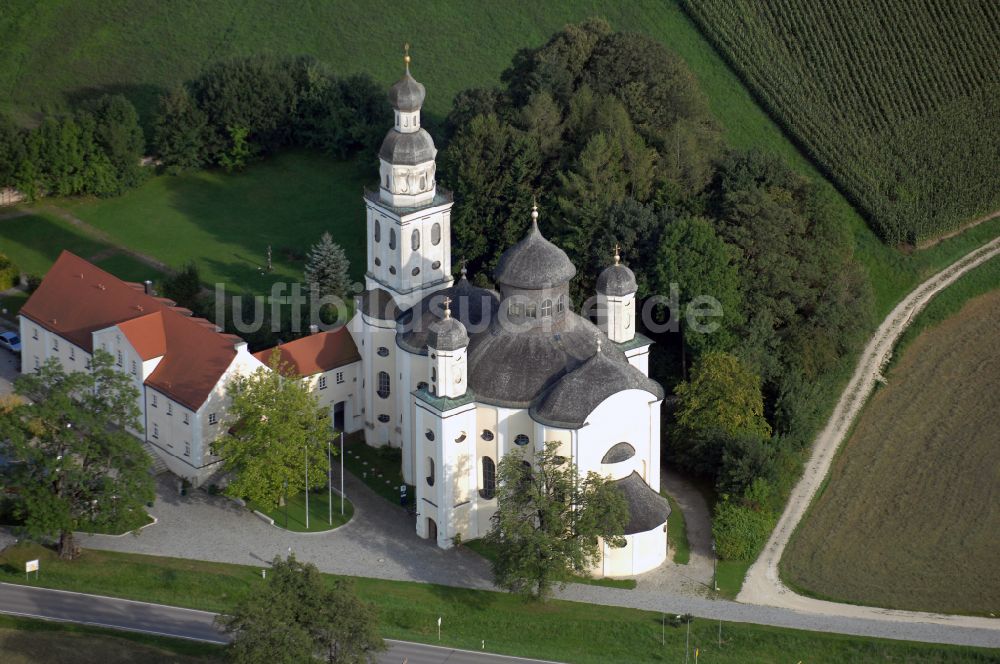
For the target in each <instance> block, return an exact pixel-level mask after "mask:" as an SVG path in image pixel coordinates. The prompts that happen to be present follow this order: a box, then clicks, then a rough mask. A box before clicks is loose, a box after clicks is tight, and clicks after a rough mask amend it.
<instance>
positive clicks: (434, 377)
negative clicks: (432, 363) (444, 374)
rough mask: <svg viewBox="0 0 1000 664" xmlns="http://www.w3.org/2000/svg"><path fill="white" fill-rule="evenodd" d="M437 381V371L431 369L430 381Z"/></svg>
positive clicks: (433, 368)
mask: <svg viewBox="0 0 1000 664" xmlns="http://www.w3.org/2000/svg"><path fill="white" fill-rule="evenodd" d="M437 379H438V372H437V369H436V368H435V367H431V380H437Z"/></svg>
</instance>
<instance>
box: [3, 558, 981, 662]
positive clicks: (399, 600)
mask: <svg viewBox="0 0 1000 664" xmlns="http://www.w3.org/2000/svg"><path fill="white" fill-rule="evenodd" d="M32 558H39V559H40V560H41V569H42V574H41V577H40V579H39V581H37V582H35V581H30V582H28V583H29V584H30V585H33V584H36V583H37V584H38V585H43V586H46V587H58V588H63V589H67V590H75V591H79V592H93V593H99V594H105V595H115V596H120V597H129V598H132V599H143V600H147V601H153V602H161V603H168V604H176V605H179V606H187V607H191V608H201V609H205V610H214V611H225V610H226V609H228V608H229V607H231V606H232V605H233V603H234V602H235V601H237V600H238V598H239V597H240V596H242V595H243V593H245V592H247V591H248V590H249V589H250V588H252V587H255V586H257V585H258V584H260V583H263V581H262V580H261V577H260V568H258V567H246V566H240V565H227V564H221V563H208V562H199V561H191V560H180V559H176V558H158V557H152V556H140V555H134V554H120V553H109V552H99V551H90V550H85V551H84V554H83V556H82V557H81V558H80V559H78V560H76V561H73V562H70V563H67V562H61V561H59V560H58V559H57V558H56V557H55V556H54V554H52V552H50V551H48V550H43V549H41V548H40V547H38V546H37V545H25V546H17V547H11V548H9V549H7V550H5V551H4V552H2V553H0V580H2V581H6V582H10V583H21V584H23V583H25V580H24V575H23V573H20V570H21V569H23V562H24V561H25V560H29V559H32ZM356 581H357V588H358V592H359V594H360V595H361V596H362V597H363V598H364V599H365V600H367V601H370V602H373V603H374V604H375V605H376V606H377V607H378V611H379V615H380V618H381V631H382V634H383V636H385V637H388V638H396V639H406V640H411V641H419V642H423V643H438V640H437V620H438V618H439V617H440V618H441V619H442V631H441V635H442V639H441V642H440V643H441V644H443V645H446V646H451V647H457V648H465V649H470V650H479V649H480V648H481V644H482V642H483V641H485V645H486V648H485V649H486V651H488V652H500V653H505V654H510V655H517V656H522V657H537V658H543V659H552V660H558V661H565V662H579V663H582V664H590V663H593V664H606V663H607V662H630V663H634V664H641V663H646V662H649V663H654V662H667V661H671V662H676V661H680V660H681V659H683V657H684V643H685V629H684V628H680V627H670V628H669V629H667V630H666V632H665V641H666V643H665V644H664V645H661V630H662V627H661V621H662V619H663V614H661V613H654V612H650V611H638V610H634V609H622V608H617V607H609V606H598V605H591V604H582V603H577V602H564V601H551V602H547V603H544V604H539V603H535V602H525V601H523V600H521V599H519V598H517V597H515V596H512V595H507V594H503V593H496V592H488V591H481V590H465V589H460V588H449V587H444V586H435V585H430V584H420V583H408V582H398V581H383V580H376V579H364V578H359V579H357V580H356ZM718 629H719V623H718V622H717V621H713V620H702V619H698V618H696V619H695V621H694V623H693V624H692V626H691V647H692V648H694V647H697V648H699V649H700V655H701V660H700V661H702V662H720V663H723V664H728V663H731V664H736V663H739V664H745V663H746V662H778V661H793V662H794V661H804V662H809V663H810V664H819V663H825V662H829V663H837V664H841V663H842V662H867V661H899V662H902V661H905V662H908V663H919V662H927V663H931V662H934V663H941V662H990V661H993V662H995V661H997V653H996V651H991V650H986V649H978V648H965V647H955V646H941V645H930V644H918V643H910V642H901V641H890V640H882V639H866V638H859V637H851V636H840V635H831V634H823V633H817V632H806V631H799V630H790V629H782V628H773V627H763V626H759V625H752V624H744V623H722V641H723V643H722V647H721V648H720V647H719V646H718V645H717V638H718ZM692 656H693V653H692Z"/></svg>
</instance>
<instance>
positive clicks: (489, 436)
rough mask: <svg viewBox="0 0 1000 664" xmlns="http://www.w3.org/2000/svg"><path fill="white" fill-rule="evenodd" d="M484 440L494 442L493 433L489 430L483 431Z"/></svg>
mask: <svg viewBox="0 0 1000 664" xmlns="http://www.w3.org/2000/svg"><path fill="white" fill-rule="evenodd" d="M482 438H483V440H486V441H489V440H493V432H492V431H490V430H489V429H483V433H482Z"/></svg>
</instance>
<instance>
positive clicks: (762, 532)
mask: <svg viewBox="0 0 1000 664" xmlns="http://www.w3.org/2000/svg"><path fill="white" fill-rule="evenodd" d="M774 522H775V519H774V515H773V514H772V513H771V512H765V511H757V510H755V509H752V508H750V507H745V506H743V505H740V504H738V503H734V502H731V501H730V500H729V497H728V496H723V498H722V500H721V501H719V502H718V503H716V505H715V517H714V518H713V520H712V536H713V537H714V538H715V550H716V552H717V553H718V554H719V557H720V558H722V559H723V560H742V561H747V562H750V561H752V560H754V559H755V558H756V557H757V554H758V553H760V550H761V549H762V548H763V547H764V544H765V543H766V542H767V537H768V535H770V534H771V529H772V528H774Z"/></svg>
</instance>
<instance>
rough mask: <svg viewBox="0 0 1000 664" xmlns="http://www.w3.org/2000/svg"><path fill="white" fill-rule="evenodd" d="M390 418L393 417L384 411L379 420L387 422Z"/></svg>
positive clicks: (383, 422)
mask: <svg viewBox="0 0 1000 664" xmlns="http://www.w3.org/2000/svg"><path fill="white" fill-rule="evenodd" d="M390 419H391V418H390V417H389V416H388V415H386V414H385V413H382V414H381V415H379V416H378V421H379V422H381V423H382V424H387V423H388V422H389V420H390Z"/></svg>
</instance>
